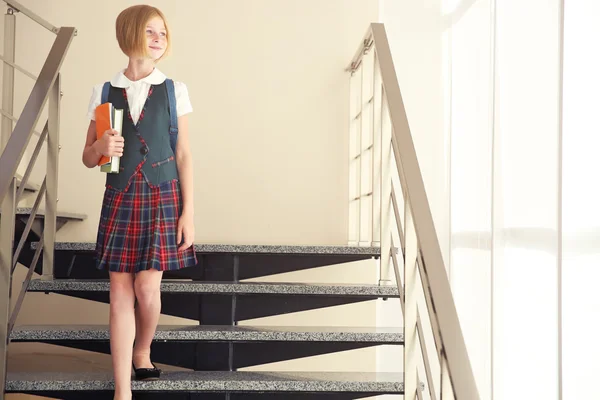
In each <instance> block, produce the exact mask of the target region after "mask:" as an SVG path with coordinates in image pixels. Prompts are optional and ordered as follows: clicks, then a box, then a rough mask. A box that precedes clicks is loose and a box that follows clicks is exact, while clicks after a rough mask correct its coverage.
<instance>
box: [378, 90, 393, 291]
mask: <svg viewBox="0 0 600 400" xmlns="http://www.w3.org/2000/svg"><path fill="white" fill-rule="evenodd" d="M380 140H381V165H380V168H381V173H380V175H379V177H380V178H381V183H380V187H381V192H380V193H379V196H380V205H379V206H380V208H381V211H380V212H381V214H380V217H381V222H380V223H379V228H380V234H379V236H380V239H381V262H380V264H379V284H380V285H389V284H391V283H392V281H393V279H392V275H393V274H394V272H393V269H392V263H391V259H390V257H391V253H390V252H391V251H392V250H393V249H392V165H393V163H392V157H393V154H392V125H391V123H390V117H389V110H388V105H387V102H386V101H385V96H383V102H382V105H381V135H380Z"/></svg>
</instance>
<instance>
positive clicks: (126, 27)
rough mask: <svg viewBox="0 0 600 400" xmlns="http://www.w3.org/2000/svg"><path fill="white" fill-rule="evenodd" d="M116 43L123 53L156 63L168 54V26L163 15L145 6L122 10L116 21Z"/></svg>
mask: <svg viewBox="0 0 600 400" xmlns="http://www.w3.org/2000/svg"><path fill="white" fill-rule="evenodd" d="M116 33H117V41H118V42H119V46H120V47H121V50H123V53H125V54H126V55H127V56H129V57H134V58H138V59H148V58H149V59H151V60H153V61H154V62H158V61H159V60H161V59H162V58H164V56H165V55H166V54H167V53H168V52H169V48H170V47H171V39H170V38H169V36H170V34H169V25H168V23H167V21H166V19H165V16H164V15H163V13H162V12H161V11H160V10H159V9H158V8H156V7H151V6H147V5H138V6H131V7H129V8H126V9H125V10H123V11H122V12H121V13H120V14H119V16H118V17H117V21H116Z"/></svg>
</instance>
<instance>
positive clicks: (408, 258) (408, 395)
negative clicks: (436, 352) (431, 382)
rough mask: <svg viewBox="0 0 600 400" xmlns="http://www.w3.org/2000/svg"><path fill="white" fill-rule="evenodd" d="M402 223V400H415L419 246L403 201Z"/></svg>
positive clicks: (406, 202) (411, 219)
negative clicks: (403, 243)
mask: <svg viewBox="0 0 600 400" xmlns="http://www.w3.org/2000/svg"><path fill="white" fill-rule="evenodd" d="M404 204H405V219H404V221H405V223H404V238H405V239H404V240H405V246H406V247H405V254H404V399H406V400H413V399H415V398H416V395H417V390H421V389H420V385H419V382H418V370H417V368H418V357H419V356H418V351H417V350H418V349H419V343H418V335H417V304H418V303H417V301H418V300H417V288H418V286H417V285H419V281H418V280H417V255H418V249H419V243H418V239H417V232H416V230H415V225H414V219H413V215H412V210H411V204H410V201H409V200H408V199H406V201H405V203H404Z"/></svg>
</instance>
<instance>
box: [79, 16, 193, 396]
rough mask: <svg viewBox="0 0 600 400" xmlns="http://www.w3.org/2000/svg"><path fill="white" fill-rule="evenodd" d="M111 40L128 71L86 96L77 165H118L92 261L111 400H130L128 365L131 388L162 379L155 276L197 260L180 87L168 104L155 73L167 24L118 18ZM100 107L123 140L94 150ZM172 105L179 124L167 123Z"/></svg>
mask: <svg viewBox="0 0 600 400" xmlns="http://www.w3.org/2000/svg"><path fill="white" fill-rule="evenodd" d="M116 33H117V41H118V43H119V46H120V47H121V50H122V51H123V52H124V53H125V54H126V55H127V56H128V57H129V64H128V66H127V68H126V69H125V70H123V71H122V72H119V73H118V74H117V75H116V76H115V77H114V78H113V79H112V80H111V81H110V86H108V85H106V89H105V91H104V94H102V92H103V88H104V87H105V85H102V84H100V85H97V86H96V87H95V88H94V90H93V94H92V98H91V100H90V105H89V110H88V116H89V118H90V119H91V121H90V125H89V128H88V132H87V140H86V143H85V149H84V151H83V163H84V164H85V165H86V166H87V167H88V168H94V167H96V166H97V163H98V161H99V159H100V157H101V156H108V157H112V156H120V157H121V158H120V171H119V173H118V174H107V176H106V189H105V194H104V199H103V202H102V211H101V215H100V223H99V228H98V236H97V244H96V256H97V267H98V268H108V270H109V274H110V348H111V355H112V362H113V369H114V378H115V397H114V399H118V400H122V399H131V398H132V393H131V366H132V365H133V369H134V372H135V376H136V378H137V379H158V377H159V376H160V372H161V371H160V370H159V369H157V368H156V366H155V365H154V364H153V363H152V361H151V360H150V344H151V342H152V339H153V337H154V333H155V331H156V326H157V323H158V318H159V314H160V309H161V301H160V282H161V279H162V273H163V271H165V270H175V269H179V268H184V267H189V266H193V265H196V263H197V260H196V255H195V252H194V249H193V246H192V245H193V241H194V224H193V219H194V218H193V217H194V200H193V183H192V158H191V154H190V148H189V145H188V120H187V115H186V114H188V113H189V112H191V111H192V107H191V104H190V101H189V98H188V93H187V88H186V86H185V85H184V84H183V83H180V82H175V83H174V98H172V97H171V98H170V93H171V92H170V91H169V90H168V84H169V83H172V81H168V80H167V79H166V77H165V75H164V74H163V73H161V72H160V71H159V70H158V69H157V68H156V66H155V65H156V63H157V62H158V61H159V60H161V59H162V58H163V56H164V55H165V54H166V52H167V51H168V50H169V48H170V47H171V42H170V36H169V28H168V25H167V21H166V19H165V17H164V15H163V14H162V12H161V11H160V10H158V9H157V8H155V7H151V6H147V5H139V6H133V7H129V8H127V9H125V10H124V11H122V12H121V13H120V14H119V16H118V17H117V21H116ZM102 97H105V98H106V99H107V101H108V102H110V103H112V104H113V105H114V106H115V108H117V109H124V110H125V115H127V116H128V118H125V119H124V121H123V129H122V136H116V135H115V134H116V133H117V132H116V131H114V130H108V131H106V132H103V134H102V137H101V139H99V140H96V138H97V134H96V123H95V121H94V119H95V116H94V114H95V108H96V107H97V106H98V105H99V104H100V103H101V102H102ZM173 102H175V103H176V114H177V118H173V119H172V118H171V115H170V109H169V105H171V104H172V103H173ZM173 121H176V122H177V124H176V125H177V126H176V127H173V125H174V123H173ZM177 131H178V134H177ZM174 134H177V135H176V136H173V135H174ZM172 139H176V147H173V148H172V146H175V142H174V141H173V140H172ZM173 150H175V151H173ZM132 349H133V351H132Z"/></svg>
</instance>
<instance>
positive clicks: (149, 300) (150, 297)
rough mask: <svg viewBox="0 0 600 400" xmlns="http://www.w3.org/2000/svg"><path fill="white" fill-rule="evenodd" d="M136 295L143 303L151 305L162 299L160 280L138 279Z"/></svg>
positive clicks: (140, 302) (139, 301)
mask: <svg viewBox="0 0 600 400" xmlns="http://www.w3.org/2000/svg"><path fill="white" fill-rule="evenodd" d="M135 297H136V298H137V301H138V303H139V304H141V305H150V304H154V303H156V302H158V301H160V281H159V282H156V281H154V280H142V279H140V280H136V281H135Z"/></svg>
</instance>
